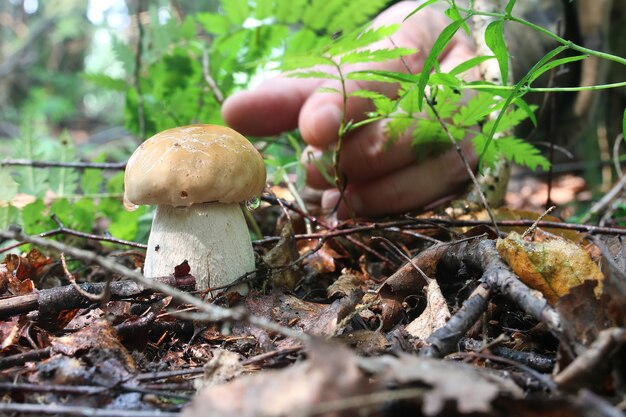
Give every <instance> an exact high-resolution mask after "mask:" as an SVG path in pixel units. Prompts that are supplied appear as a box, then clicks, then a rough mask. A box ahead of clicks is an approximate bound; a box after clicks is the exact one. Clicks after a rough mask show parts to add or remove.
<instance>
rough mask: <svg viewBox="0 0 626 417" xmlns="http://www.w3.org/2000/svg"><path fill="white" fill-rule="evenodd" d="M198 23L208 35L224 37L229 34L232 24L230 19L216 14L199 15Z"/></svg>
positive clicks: (196, 16) (197, 17) (197, 16)
mask: <svg viewBox="0 0 626 417" xmlns="http://www.w3.org/2000/svg"><path fill="white" fill-rule="evenodd" d="M195 18H196V21H197V22H198V23H199V24H200V26H202V29H204V30H205V31H206V32H207V33H210V34H213V35H224V34H226V33H228V31H229V30H230V27H231V23H230V21H229V20H228V18H227V17H226V16H224V15H221V14H216V13H197V14H196V15H195Z"/></svg>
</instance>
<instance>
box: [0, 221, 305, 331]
mask: <svg viewBox="0 0 626 417" xmlns="http://www.w3.org/2000/svg"><path fill="white" fill-rule="evenodd" d="M0 237H2V238H5V239H15V240H21V241H24V242H28V243H32V244H35V245H37V246H41V247H44V248H48V249H54V250H56V251H58V252H65V253H67V254H69V255H71V256H72V257H74V258H76V259H80V260H82V261H84V262H92V263H95V264H97V265H100V266H101V267H102V268H104V269H106V270H107V271H109V272H112V273H114V274H118V275H121V276H124V277H127V278H130V279H132V280H134V281H136V282H137V283H139V284H141V285H142V286H144V287H146V288H150V289H153V290H156V291H160V292H162V293H164V294H167V295H170V296H172V297H173V298H174V299H176V300H177V301H178V302H181V303H185V304H191V305H192V306H194V307H196V308H197V309H198V310H199V311H200V312H202V313H204V316H205V319H206V320H209V321H233V322H242V323H247V324H250V325H252V326H256V327H259V328H261V329H264V330H267V331H270V332H275V333H278V334H281V335H283V336H286V337H291V338H293V339H296V340H299V341H301V342H308V341H310V340H311V337H310V336H309V335H307V334H305V333H302V332H299V331H296V330H293V329H290V328H287V327H283V326H281V325H279V324H277V323H275V322H273V321H270V320H268V319H266V318H263V317H258V316H254V315H252V314H250V313H248V312H247V311H245V310H244V309H228V308H223V307H219V306H216V305H213V304H207V303H204V302H203V301H202V300H200V299H198V298H196V297H194V296H192V295H190V294H188V293H185V292H182V291H179V290H177V289H175V288H172V287H170V286H169V285H166V284H163V283H161V282H159V281H157V280H153V279H150V278H146V277H144V276H143V275H142V274H141V273H140V272H138V271H134V270H132V269H130V268H127V267H125V266H123V265H120V264H118V263H116V262H113V261H111V260H110V259H107V258H105V257H103V256H100V255H97V254H95V253H93V252H89V251H86V250H83V249H78V248H75V247H72V246H68V245H65V244H63V243H61V242H57V241H54V240H46V239H43V238H41V237H37V236H28V235H25V234H23V233H21V232H17V231H12V230H9V231H0Z"/></svg>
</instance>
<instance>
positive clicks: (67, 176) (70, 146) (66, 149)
mask: <svg viewBox="0 0 626 417" xmlns="http://www.w3.org/2000/svg"><path fill="white" fill-rule="evenodd" d="M59 141H60V142H59V143H58V146H57V148H58V150H57V160H58V161H59V162H72V161H74V159H75V156H76V149H75V148H74V143H73V142H72V138H71V137H70V135H69V134H68V133H67V132H63V133H61V135H59ZM49 181H50V189H51V190H52V191H53V192H54V193H55V194H56V195H57V196H59V197H63V196H68V195H71V194H74V193H75V192H76V189H77V188H78V173H77V172H76V170H75V169H73V168H50V177H49Z"/></svg>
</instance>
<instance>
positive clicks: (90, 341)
mask: <svg viewBox="0 0 626 417" xmlns="http://www.w3.org/2000/svg"><path fill="white" fill-rule="evenodd" d="M51 348H52V352H53V353H62V354H63V355H66V356H71V357H75V356H77V355H79V353H82V354H85V353H88V352H90V351H91V350H97V351H107V352H111V353H112V354H114V355H115V356H116V357H117V358H118V359H120V360H121V361H122V363H123V365H124V367H125V368H126V369H128V370H134V369H135V368H136V364H135V360H134V359H133V357H132V356H131V355H130V353H129V352H128V350H126V348H125V347H124V345H122V343H121V342H120V341H119V339H118V337H117V335H116V332H115V329H114V328H113V327H112V326H111V325H110V324H109V322H107V321H106V320H97V321H94V322H93V323H92V324H91V325H89V326H88V327H85V328H84V329H81V330H79V331H77V332H76V333H73V334H70V335H68V336H62V337H57V338H54V339H53V340H52V342H51Z"/></svg>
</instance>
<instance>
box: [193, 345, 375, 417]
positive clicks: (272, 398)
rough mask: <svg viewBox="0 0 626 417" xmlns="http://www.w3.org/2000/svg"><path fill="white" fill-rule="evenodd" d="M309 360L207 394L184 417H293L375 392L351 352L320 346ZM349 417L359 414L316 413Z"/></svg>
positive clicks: (217, 388)
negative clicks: (331, 403)
mask: <svg viewBox="0 0 626 417" xmlns="http://www.w3.org/2000/svg"><path fill="white" fill-rule="evenodd" d="M308 352H309V359H308V360H306V361H304V362H300V363H297V364H295V365H293V366H290V367H288V368H286V369H282V370H279V371H264V372H262V373H258V374H254V375H246V376H242V377H239V378H237V379H235V380H234V381H231V382H228V383H226V384H222V385H218V386H213V387H210V388H207V389H204V390H203V391H201V392H200V393H199V394H198V396H197V397H196V398H195V399H194V401H193V402H192V403H191V405H189V406H188V407H186V408H185V409H184V410H183V414H182V415H183V417H204V416H213V417H222V416H224V417H231V416H237V417H257V416H265V417H274V416H289V415H292V414H293V413H294V412H296V411H298V412H305V411H306V410H308V409H310V408H312V407H314V406H316V405H319V404H321V403H325V402H328V401H333V400H341V399H344V398H347V397H352V396H356V395H364V394H368V393H370V392H372V391H373V390H374V388H375V387H376V383H374V382H372V381H371V380H370V379H369V377H368V376H367V375H366V374H365V372H363V371H362V370H361V369H360V368H359V366H358V363H357V357H356V356H355V355H354V354H353V353H352V352H351V351H350V350H349V349H348V348H346V347H344V346H341V345H338V344H334V343H327V342H323V341H316V342H314V343H313V344H312V345H311V346H310V349H309V350H308ZM316 415H320V416H327V417H329V416H333V417H343V416H345V417H348V416H353V415H354V410H352V409H350V410H344V411H337V412H333V413H325V414H316Z"/></svg>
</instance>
